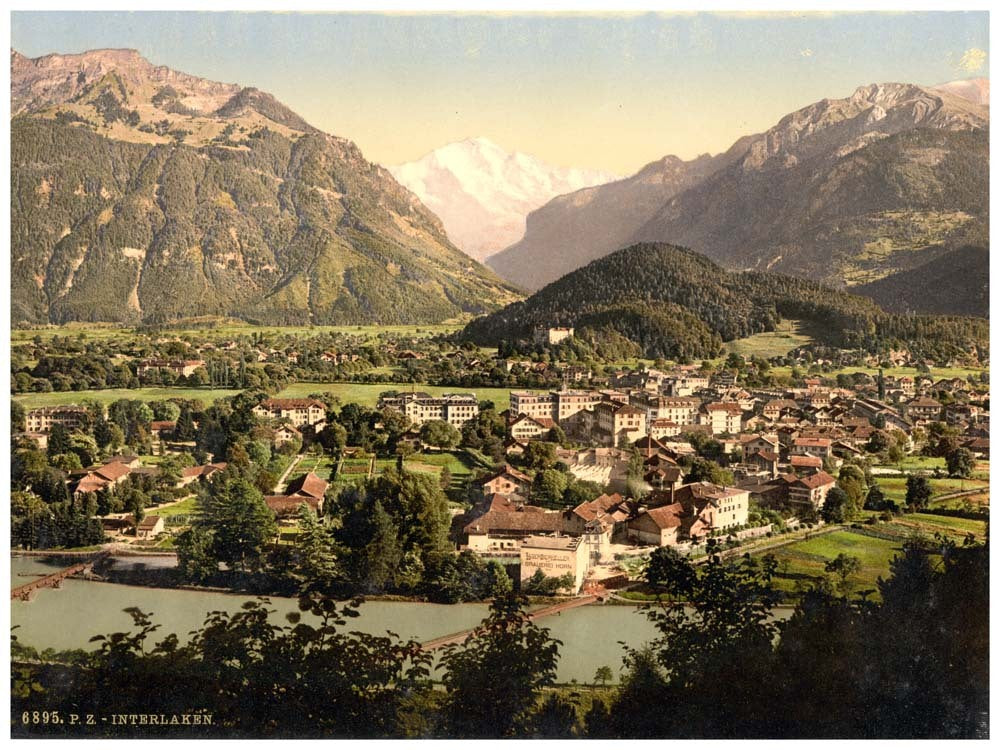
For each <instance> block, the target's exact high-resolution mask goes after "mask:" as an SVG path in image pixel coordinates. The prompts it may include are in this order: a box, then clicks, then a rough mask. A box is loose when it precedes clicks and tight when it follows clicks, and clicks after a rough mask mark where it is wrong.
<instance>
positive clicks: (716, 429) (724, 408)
mask: <svg viewBox="0 0 1000 750" xmlns="http://www.w3.org/2000/svg"><path fill="white" fill-rule="evenodd" d="M703 424H707V425H708V426H709V427H710V428H711V429H712V434H713V435H721V434H724V433H725V434H729V435H735V434H737V433H738V432H739V431H740V430H742V429H743V409H742V408H741V407H740V405H739V404H738V403H736V402H734V401H715V402H713V403H710V404H706V405H705V417H704V421H703Z"/></svg>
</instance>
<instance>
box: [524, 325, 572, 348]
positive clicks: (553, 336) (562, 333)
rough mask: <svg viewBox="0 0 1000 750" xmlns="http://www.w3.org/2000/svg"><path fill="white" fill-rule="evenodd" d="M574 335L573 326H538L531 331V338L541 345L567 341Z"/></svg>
mask: <svg viewBox="0 0 1000 750" xmlns="http://www.w3.org/2000/svg"><path fill="white" fill-rule="evenodd" d="M572 335H573V329H572V328H545V327H544V326H536V327H535V329H534V330H533V331H532V332H531V339H532V341H534V342H535V343H536V344H539V345H540V346H552V345H554V344H558V343H559V342H560V341H565V340H566V339H568V338H570V337H571V336H572Z"/></svg>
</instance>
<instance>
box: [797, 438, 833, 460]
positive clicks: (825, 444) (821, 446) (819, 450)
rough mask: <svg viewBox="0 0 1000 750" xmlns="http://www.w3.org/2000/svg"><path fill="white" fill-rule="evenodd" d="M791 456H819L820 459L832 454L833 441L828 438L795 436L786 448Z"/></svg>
mask: <svg viewBox="0 0 1000 750" xmlns="http://www.w3.org/2000/svg"><path fill="white" fill-rule="evenodd" d="M788 453H789V454H790V455H792V456H819V457H820V458H821V459H822V458H826V457H827V456H831V455H833V441H832V440H830V439H829V438H817V437H797V438H795V439H794V440H793V441H792V445H791V446H790V447H789V449H788Z"/></svg>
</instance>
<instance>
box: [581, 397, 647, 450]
mask: <svg viewBox="0 0 1000 750" xmlns="http://www.w3.org/2000/svg"><path fill="white" fill-rule="evenodd" d="M594 421H595V424H594V437H595V438H597V439H598V440H599V441H600V442H601V443H603V444H604V445H611V446H618V445H621V444H622V443H623V442H624V443H627V444H629V445H631V444H632V443H634V442H635V441H636V440H638V439H639V438H641V437H642V436H643V435H645V434H646V411H645V410H644V409H640V408H638V407H635V406H630V405H629V404H623V403H621V402H619V401H602V402H601V403H599V404H597V405H596V406H595V407H594Z"/></svg>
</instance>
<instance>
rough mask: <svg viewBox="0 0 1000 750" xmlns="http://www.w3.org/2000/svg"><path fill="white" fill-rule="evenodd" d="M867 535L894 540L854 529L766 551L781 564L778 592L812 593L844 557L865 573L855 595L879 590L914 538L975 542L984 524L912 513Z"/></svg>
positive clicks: (982, 533) (856, 582) (858, 580)
mask: <svg viewBox="0 0 1000 750" xmlns="http://www.w3.org/2000/svg"><path fill="white" fill-rule="evenodd" d="M865 529H867V530H870V531H871V532H873V533H877V534H880V535H883V536H886V537H891V538H879V537H875V536H871V535H869V534H866V533H862V532H861V530H854V529H850V528H845V529H838V530H836V531H833V532H830V533H828V534H821V535H818V536H814V537H812V538H811V539H805V540H802V541H799V542H794V543H792V544H789V545H786V546H784V547H778V548H776V549H770V550H767V554H772V555H774V557H775V559H777V561H778V571H777V573H776V576H775V587H776V588H778V589H780V590H782V591H786V592H794V591H795V590H796V588H797V587H799V586H803V587H808V586H809V585H811V583H812V582H814V581H818V580H819V579H820V578H822V577H823V576H824V575H826V572H825V570H824V566H825V565H826V563H827V562H829V561H830V560H833V559H834V558H835V557H837V555H839V554H840V553H844V554H846V555H850V556H852V557H857V558H858V559H859V560H860V561H861V571H860V572H859V573H857V574H855V575H854V576H852V577H851V578H850V579H848V580H849V583H850V584H851V585H852V587H853V590H854V591H861V590H863V589H871V588H875V582H876V581H877V580H878V578H879V577H880V576H881V577H883V578H884V577H886V576H888V574H889V563H890V562H891V561H892V559H893V558H894V557H895V556H896V555H897V554H899V553H900V552H901V551H902V547H903V543H904V542H905V541H906V540H907V539H908V538H910V537H912V536H914V535H921V536H924V537H928V538H932V537H933V536H934V535H935V534H936V533H940V534H942V535H944V536H945V537H946V538H948V539H951V540H952V541H954V542H956V543H961V541H962V540H963V539H964V538H965V535H966V534H970V533H971V534H974V535H975V537H976V539H977V540H980V541H982V540H983V539H985V534H986V522H985V521H980V520H976V519H968V518H953V517H949V516H939V515H935V514H933V513H908V514H904V515H901V516H897V517H896V518H894V519H893V520H892V521H891V522H889V523H880V524H875V525H873V526H866V527H865Z"/></svg>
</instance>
